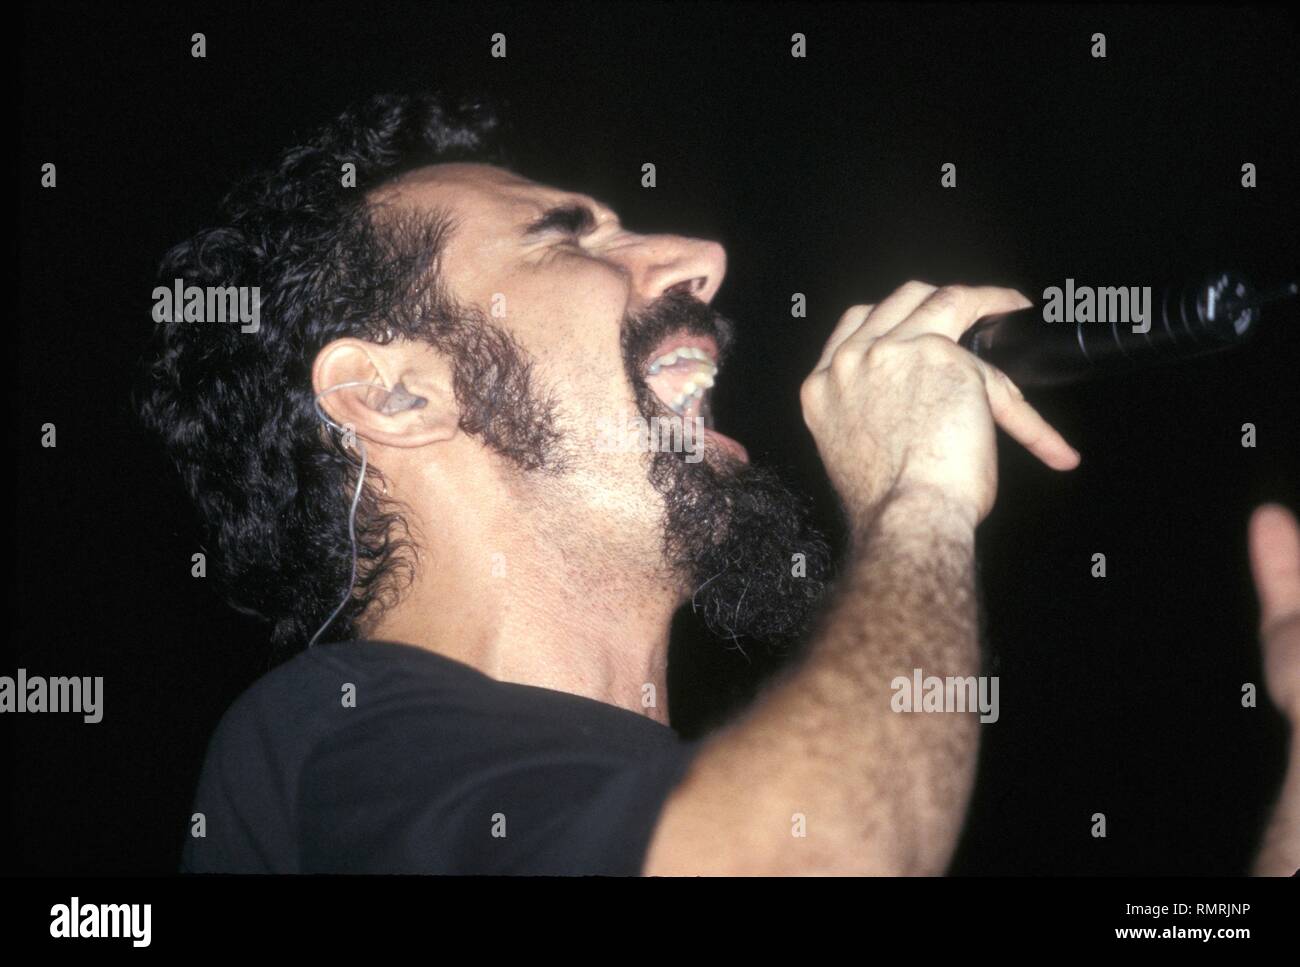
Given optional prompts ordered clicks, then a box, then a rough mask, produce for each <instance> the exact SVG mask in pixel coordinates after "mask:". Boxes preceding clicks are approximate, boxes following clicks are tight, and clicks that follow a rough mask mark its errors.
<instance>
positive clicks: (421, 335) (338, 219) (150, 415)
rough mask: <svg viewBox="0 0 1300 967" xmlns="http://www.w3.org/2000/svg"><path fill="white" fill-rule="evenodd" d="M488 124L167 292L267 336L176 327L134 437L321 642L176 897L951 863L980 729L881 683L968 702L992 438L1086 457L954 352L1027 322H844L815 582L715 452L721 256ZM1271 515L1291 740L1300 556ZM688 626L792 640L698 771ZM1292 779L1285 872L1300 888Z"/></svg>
mask: <svg viewBox="0 0 1300 967" xmlns="http://www.w3.org/2000/svg"><path fill="white" fill-rule="evenodd" d="M494 128H495V124H494V121H493V118H492V116H491V114H490V112H488V111H487V110H486V109H484V108H483V107H481V106H480V105H477V104H475V103H472V102H461V103H454V104H453V103H451V102H449V101H446V100H443V99H440V98H437V97H418V98H399V97H382V98H376V99H373V100H372V101H370V102H368V103H367V104H365V105H364V106H363V107H361V108H359V109H357V110H355V111H352V112H349V113H347V114H345V115H343V116H342V117H341V118H339V119H338V121H336V122H335V123H334V124H332V125H330V126H329V127H327V128H326V129H324V130H323V131H321V132H320V133H318V134H317V135H316V136H315V137H313V138H312V139H311V140H309V141H308V142H306V143H305V144H303V145H300V146H298V147H296V148H293V149H292V150H290V151H289V152H287V153H286V154H285V155H284V156H283V158H282V159H281V161H280V162H279V164H278V165H277V166H276V167H274V168H273V169H271V170H269V171H267V172H265V173H263V174H261V175H259V176H257V177H255V178H252V179H250V180H248V181H246V182H245V183H243V184H242V185H241V186H240V187H239V188H237V189H236V191H235V192H234V193H233V194H232V195H231V196H230V198H229V199H227V202H226V206H225V209H226V210H225V219H224V221H223V224H221V225H220V226H219V227H216V228H212V229H209V230H206V231H203V232H201V233H200V234H198V235H197V236H195V237H194V238H193V239H191V240H189V241H188V242H185V243H183V244H181V245H179V246H177V247H176V248H174V249H173V250H172V251H171V252H170V253H168V256H167V257H166V259H165V261H164V264H163V266H162V273H161V275H162V281H163V282H164V284H167V285H170V284H172V282H173V280H176V279H181V280H184V283H185V284H186V285H196V286H202V287H209V286H220V287H231V286H234V287H253V286H256V287H258V291H259V293H260V320H259V325H258V327H257V328H256V331H245V330H248V329H251V328H252V327H240V326H238V325H221V324H193V323H162V324H160V325H159V326H158V343H159V345H158V351H157V355H156V357H155V358H153V359H152V360H151V362H150V365H149V368H148V381H147V387H146V389H145V391H144V393H143V395H142V398H141V411H142V414H143V416H144V418H145V420H146V422H147V423H148V424H149V425H150V427H151V428H152V429H153V430H155V431H156V432H157V433H158V434H160V435H161V437H162V438H163V440H164V441H165V444H166V446H167V447H168V449H169V451H170V453H171V455H172V457H173V459H174V460H175V462H176V464H177V466H178V467H179V469H180V471H181V473H182V474H183V477H184V480H185V483H186V486H187V488H188V490H189V492H190V494H191V496H192V497H193V499H194V500H195V502H196V503H197V505H198V508H199V510H200V512H201V515H202V517H203V518H204V520H205V521H206V523H207V524H208V526H209V527H210V529H211V533H212V537H213V543H214V547H215V550H216V551H217V552H218V557H219V571H220V575H221V579H222V581H223V584H224V586H225V589H226V591H227V593H228V595H229V598H230V600H231V602H232V603H233V604H234V605H235V606H236V607H237V608H239V609H241V610H243V611H245V612H248V613H251V614H256V615H259V616H261V617H263V618H265V619H267V620H268V621H269V622H270V623H271V625H272V628H273V631H272V636H273V640H274V642H275V644H276V645H277V647H278V648H279V649H281V651H282V652H298V654H297V655H296V656H295V657H293V658H291V659H289V660H288V661H286V662H285V663H283V664H282V665H280V666H279V667H278V668H277V669H276V670H274V671H272V672H271V673H269V674H268V675H266V676H265V677H263V678H262V679H261V680H260V681H258V682H257V683H256V684H255V685H254V686H253V687H252V688H251V689H249V690H248V691H247V692H246V693H244V694H243V695H242V696H241V697H240V698H239V699H238V700H237V701H236V702H235V704H234V705H233V706H232V707H231V709H230V710H229V711H228V712H227V713H226V715H225V716H224V718H223V719H222V721H221V724H220V725H219V727H218V729H217V731H216V734H215V735H214V737H213V739H212V742H211V745H210V747H209V750H208V756H207V760H206V763H205V766H204V769H203V774H202V777H201V780H200V783H199V788H198V791H197V795H196V799H195V805H194V813H195V814H196V815H195V817H194V821H193V824H192V829H191V836H190V837H189V839H188V840H187V843H186V847H185V855H184V868H185V869H187V870H190V871H195V872H304V873H310V872H375V873H392V872H414V873H557V874H587V873H597V874H637V873H646V874H651V875H654V874H727V873H741V874H828V873H829V874H838V873H867V874H916V873H919V874H938V873H942V872H943V871H944V870H945V869H946V867H947V865H948V863H949V860H950V858H951V856H952V853H953V850H954V847H955V844H956V841H957V837H958V834H959V832H960V830H961V826H962V821H963V816H964V813H965V810H966V805H967V802H968V800H969V797H970V794H971V789H972V785H973V781H974V770H975V761H976V751H977V744H978V740H977V735H978V729H979V723H978V720H977V718H976V716H975V715H973V714H969V713H968V714H944V715H899V714H896V713H895V712H894V711H893V710H892V709H891V702H890V699H891V694H892V693H891V687H890V683H891V682H892V681H893V680H894V679H895V678H896V677H897V676H899V675H904V676H907V675H911V673H912V670H913V669H915V668H921V669H924V670H925V671H926V673H927V674H935V675H939V676H959V677H967V676H977V675H978V674H979V658H980V656H979V643H978V637H977V628H976V598H975V593H976V592H975V582H974V542H975V529H976V526H977V525H978V524H979V523H980V521H981V520H982V519H983V518H984V517H985V516H986V515H987V514H988V512H989V510H990V508H991V507H992V505H993V501H994V497H995V492H996V485H997V481H996V460H995V427H996V426H1000V427H1002V428H1003V430H1005V431H1006V432H1007V433H1008V434H1009V435H1010V436H1011V437H1013V438H1014V439H1015V440H1017V441H1018V442H1019V443H1020V444H1021V445H1023V446H1025V447H1027V448H1028V449H1029V450H1030V451H1031V452H1032V453H1033V454H1035V455H1036V456H1037V457H1038V458H1039V459H1040V460H1042V461H1043V462H1044V463H1045V464H1047V466H1049V467H1051V468H1053V469H1056V470H1062V471H1064V470H1069V469H1071V468H1073V467H1075V466H1076V465H1077V464H1078V462H1079V456H1078V454H1077V453H1076V452H1075V451H1074V450H1073V449H1072V448H1071V447H1070V446H1069V445H1068V444H1067V443H1066V442H1065V441H1064V440H1063V439H1062V438H1061V436H1060V434H1059V433H1057V432H1056V431H1055V430H1054V429H1053V428H1052V427H1051V426H1049V425H1048V424H1047V423H1046V422H1045V421H1044V420H1043V419H1042V418H1041V417H1040V416H1039V415H1038V414H1037V413H1036V412H1035V411H1034V410H1033V409H1032V408H1031V407H1030V406H1029V404H1028V403H1027V402H1025V400H1024V399H1023V397H1022V396H1021V394H1020V392H1019V391H1018V390H1017V389H1016V387H1015V386H1014V385H1012V384H1011V382H1010V381H1009V380H1008V379H1007V378H1006V377H1005V376H1004V375H1002V374H1001V373H1000V372H998V371H997V370H995V369H992V368H990V367H989V366H987V365H986V364H984V363H982V362H981V361H980V360H978V359H976V358H975V357H974V356H973V355H971V354H969V353H967V352H966V351H964V350H963V349H961V348H960V347H959V346H958V345H957V342H956V340H957V339H958V338H959V337H960V336H961V334H962V333H963V332H964V331H965V330H966V329H967V328H968V327H970V326H971V325H972V324H973V323H974V322H975V321H976V320H977V319H978V318H980V317H981V316H984V315H988V314H991V313H996V312H1005V311H1010V310H1014V309H1019V308H1022V307H1025V306H1028V305H1030V302H1029V300H1028V299H1026V298H1025V297H1024V296H1022V295H1021V294H1019V293H1017V292H1014V291H1011V290H1008V289H1001V288H991V287H965V286H956V287H943V288H936V287H934V286H931V285H925V284H922V283H919V282H911V283H908V284H906V285H904V286H903V287H901V288H900V289H898V290H897V291H896V292H894V293H893V294H892V295H890V296H889V297H888V298H886V299H884V300H883V301H881V302H880V303H879V304H876V305H861V306H854V307H852V308H850V309H849V310H848V311H847V312H845V313H844V315H843V316H842V318H841V319H840V321H839V323H838V325H837V326H836V327H835V329H834V331H833V332H832V334H831V336H830V339H829V341H828V342H827V344H826V347H825V350H824V351H823V353H822V356H821V359H820V361H819V362H818V364H817V366H816V367H815V369H814V371H813V372H812V373H811V375H809V376H808V378H807V379H806V380H805V382H804V384H803V389H802V394H801V399H800V401H799V402H800V403H801V405H802V410H803V415H804V419H805V421H806V423H807V425H808V427H809V429H810V430H811V432H812V434H813V436H814V438H815V440H816V442H817V446H818V450H819V452H820V455H821V458H822V460H823V462H824V464H825V467H826V471H827V473H828V474H829V476H830V480H831V482H832V483H833V485H834V487H835V489H836V491H837V493H838V494H839V496H840V498H841V501H842V504H843V507H844V510H845V514H846V518H847V521H848V524H849V529H850V542H849V545H850V546H849V550H848V553H847V556H846V559H845V561H844V562H843V563H842V564H841V567H840V569H839V576H838V578H837V580H836V582H835V586H834V587H833V589H828V588H827V582H828V580H829V578H828V571H829V567H828V560H827V557H828V552H827V549H826V544H825V542H824V541H823V539H822V538H821V537H820V536H819V535H818V534H817V533H816V532H815V531H814V530H813V529H812V528H811V526H810V525H809V524H808V522H807V521H806V519H805V515H804V512H803V509H802V508H803V504H802V502H801V501H800V500H799V499H798V498H797V497H796V496H795V495H793V494H792V493H791V492H789V491H788V490H787V489H786V488H785V487H784V486H783V485H782V484H781V483H780V481H779V480H778V479H777V478H776V477H775V476H774V475H772V474H771V473H769V472H768V471H765V470H763V469H762V468H759V467H755V466H751V465H750V463H749V461H748V457H747V455H746V452H745V449H744V447H743V446H742V445H741V444H740V443H738V442H737V441H735V440H732V439H730V438H728V437H726V436H724V435H723V434H721V433H720V432H718V431H717V430H716V429H714V428H713V421H712V415H711V412H710V402H709V398H710V387H711V386H712V385H713V383H714V380H715V378H719V371H721V377H720V378H725V377H726V360H727V357H728V351H729V349H730V347H731V344H732V341H733V338H734V335H735V333H734V327H733V326H732V324H731V323H730V322H729V321H728V320H726V319H724V318H722V317H721V316H720V315H719V314H718V313H716V312H715V311H714V310H713V309H712V308H710V302H711V301H712V299H713V297H714V296H715V294H716V293H717V292H718V289H719V287H720V286H721V285H722V280H723V275H724V272H725V265H726V259H725V254H724V252H723V249H722V248H721V247H720V246H719V245H717V244H716V243H713V242H705V241H699V240H695V239H688V238H681V237H677V236H668V235H641V234H638V233H636V232H633V231H631V230H629V229H627V228H625V227H623V226H622V225H621V224H620V222H619V220H618V217H617V216H616V214H615V213H614V212H613V211H611V210H610V209H609V208H607V207H606V206H604V205H603V204H601V203H599V202H598V201H596V200H594V199H592V198H590V197H588V196H586V195H583V194H580V193H575V192H571V191H563V190H559V189H557V188H553V187H549V186H547V185H542V184H537V183H535V182H533V181H530V180H528V179H527V178H524V177H522V176H521V175H519V174H516V173H515V172H513V171H512V170H510V169H509V168H507V167H504V166H502V165H501V164H500V160H501V156H500V155H498V154H496V153H495V149H494V148H493V147H492V141H493V139H494ZM794 404H795V401H793V400H792V401H791V405H794ZM697 420H698V421H700V423H699V424H696V421H697ZM651 421H658V422H657V424H656V425H661V426H664V425H670V426H676V425H678V424H680V425H682V427H683V428H684V429H685V428H688V427H689V426H694V425H702V426H703V427H704V428H705V429H704V430H703V433H702V435H701V436H700V437H699V438H698V440H697V442H698V443H699V445H700V446H701V447H702V457H701V458H699V459H692V458H691V457H692V455H691V454H690V453H687V452H685V451H684V450H683V449H682V448H680V447H672V446H669V447H659V446H641V447H636V446H630V447H618V446H610V445H609V439H608V438H609V429H610V427H632V426H645V425H647V424H649V423H650V422H651ZM687 432H688V433H689V430H688V429H687ZM689 438H690V437H688V436H686V434H683V435H682V436H681V437H674V438H673V439H689ZM1255 524H1256V525H1257V526H1256V533H1255V538H1256V542H1255V546H1254V550H1255V552H1256V553H1255V558H1254V560H1255V561H1256V563H1257V580H1258V582H1259V584H1260V588H1261V593H1262V594H1263V596H1264V603H1265V628H1266V631H1267V633H1268V635H1269V637H1268V639H1267V642H1266V648H1267V649H1268V656H1269V661H1270V674H1271V679H1270V681H1271V683H1272V685H1273V691H1274V698H1275V699H1276V701H1277V702H1278V703H1279V705H1280V706H1281V707H1282V708H1283V709H1284V710H1285V711H1286V712H1287V713H1288V714H1289V715H1290V717H1291V720H1292V722H1293V723H1294V722H1296V721H1297V720H1298V719H1300V686H1298V685H1297V677H1300V676H1297V668H1300V658H1297V653H1298V652H1300V628H1298V624H1300V622H1298V621H1297V616H1298V615H1300V573H1297V562H1298V561H1300V550H1298V549H1297V539H1296V536H1295V524H1294V520H1293V519H1292V518H1291V517H1290V516H1289V515H1287V514H1285V512H1283V511H1281V510H1280V509H1277V508H1269V509H1266V510H1262V511H1260V512H1259V513H1258V514H1257V516H1256V520H1255ZM795 562H798V563H795ZM354 569H355V571H354ZM687 602H689V603H690V604H691V605H692V606H693V607H695V608H696V609H697V610H698V611H700V612H701V613H702V614H703V615H704V617H705V619H706V620H707V621H708V623H709V625H710V627H711V628H712V629H713V630H714V631H715V632H717V633H718V634H719V635H721V636H723V637H726V638H733V637H738V636H742V635H745V636H754V637H758V638H763V639H767V640H776V641H792V642H793V641H798V642H800V643H801V645H800V649H799V652H798V658H797V660H796V661H795V662H794V663H793V664H792V665H791V667H788V668H786V669H785V670H784V671H783V672H782V674H781V675H780V676H779V677H778V678H776V679H775V680H774V681H773V682H771V683H770V684H769V685H768V686H767V687H766V688H765V689H764V690H763V691H762V693H761V694H760V695H759V697H758V698H757V699H756V700H755V701H754V702H753V703H752V704H751V706H750V707H749V708H748V709H746V710H745V712H744V713H743V714H742V715H740V716H739V717H737V718H735V719H734V720H732V721H731V722H729V723H728V724H727V725H725V726H724V727H722V728H720V729H718V730H716V731H715V732H713V733H712V734H710V735H709V736H707V737H706V738H704V739H702V740H699V741H698V742H689V743H688V742H684V741H682V740H681V739H679V738H678V736H677V735H676V733H675V732H674V731H673V730H672V729H671V728H670V727H669V725H668V724H667V708H668V702H667V694H666V688H667V686H666V670H667V668H666V666H667V650H668V634H669V624H670V620H671V618H672V616H673V614H674V612H675V611H676V610H677V609H678V608H680V607H681V606H683V604H685V603H687ZM317 638H319V639H320V643H313V642H314V640H315V639H317ZM309 643H310V644H309ZM1295 775H1296V771H1295V770H1293V772H1292V779H1291V780H1290V784H1289V785H1288V787H1287V790H1286V792H1285V793H1284V802H1283V805H1282V806H1281V807H1280V809H1279V813H1278V817H1277V819H1276V820H1275V822H1274V826H1273V827H1272V829H1273V834H1271V838H1270V840H1269V843H1270V844H1271V845H1270V846H1269V847H1267V849H1266V853H1268V850H1273V852H1274V853H1275V854H1276V856H1275V865H1273V866H1268V868H1267V869H1262V871H1279V872H1281V871H1284V872H1288V873H1289V872H1290V869H1286V870H1283V867H1285V866H1286V865H1287V864H1290V865H1291V866H1292V867H1294V866H1296V865H1300V857H1297V848H1296V847H1297V841H1296V830H1295V827H1296V825H1297V824H1296V823H1295V821H1294V814H1295V811H1296V809H1297V803H1300V790H1297V788H1296V781H1295V778H1294V776H1295ZM1287 816H1290V817H1291V818H1290V819H1287ZM1270 855H1272V854H1270ZM1270 862H1273V861H1270ZM1261 863H1262V864H1263V863H1264V859H1263V858H1261Z"/></svg>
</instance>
